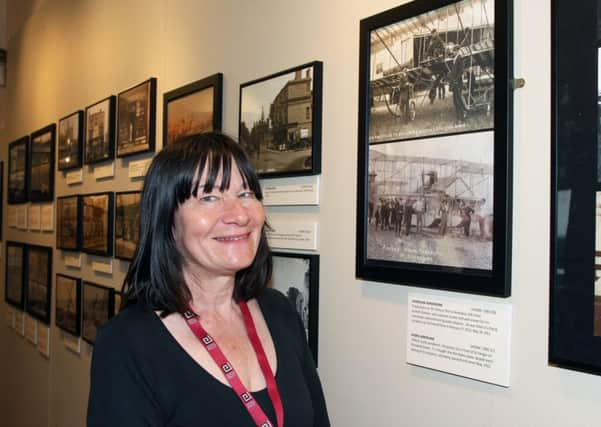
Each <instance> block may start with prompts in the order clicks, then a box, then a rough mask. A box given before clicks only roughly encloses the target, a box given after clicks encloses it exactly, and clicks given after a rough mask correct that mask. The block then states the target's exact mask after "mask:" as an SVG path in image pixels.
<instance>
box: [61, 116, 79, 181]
mask: <svg viewBox="0 0 601 427" xmlns="http://www.w3.org/2000/svg"><path fill="white" fill-rule="evenodd" d="M83 117H84V114H83V111H82V110H79V111H76V112H75V113H72V114H70V115H68V116H66V117H63V118H62V119H60V120H59V121H58V165H57V167H58V170H59V171H65V170H69V169H76V168H80V167H81V164H82V159H81V154H82V145H83V144H82V142H83Z"/></svg>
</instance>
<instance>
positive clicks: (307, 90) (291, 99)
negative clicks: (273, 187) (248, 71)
mask: <svg viewBox="0 0 601 427" xmlns="http://www.w3.org/2000/svg"><path fill="white" fill-rule="evenodd" d="M322 69H323V64H322V63H321V62H319V61H315V62H310V63H308V64H304V65H300V66H298V67H294V68H290V69H288V70H284V71H281V72H279V73H276V74H272V75H270V76H267V77H263V78H260V79H257V80H253V81H250V82H247V83H243V84H241V85H240V110H239V111H240V119H239V134H238V139H239V141H240V144H242V146H244V148H245V149H246V152H247V153H248V155H249V157H250V160H251V161H252V163H253V165H254V166H255V169H256V170H257V173H258V174H259V177H261V178H268V177H284V176H298V175H316V174H319V173H320V172H321V109H322Z"/></svg>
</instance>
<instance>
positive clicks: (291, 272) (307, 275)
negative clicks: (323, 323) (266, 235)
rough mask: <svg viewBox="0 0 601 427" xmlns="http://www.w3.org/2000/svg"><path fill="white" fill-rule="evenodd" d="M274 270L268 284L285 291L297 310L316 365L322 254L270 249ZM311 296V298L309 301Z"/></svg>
mask: <svg viewBox="0 0 601 427" xmlns="http://www.w3.org/2000/svg"><path fill="white" fill-rule="evenodd" d="M271 255H272V258H273V274H272V277H271V281H270V283H269V286H270V287H272V288H274V289H277V290H278V291H280V292H282V293H283V294H284V295H285V296H287V297H288V299H289V301H290V303H291V304H292V306H293V307H294V308H295V310H296V312H297V313H298V315H299V317H300V320H301V322H302V323H303V326H304V328H305V333H306V334H307V342H308V344H309V348H310V349H311V354H312V355H313V360H314V362H315V365H317V350H318V349H317V344H318V333H319V255H316V254H304V253H289V252H279V251H272V252H271ZM307 299H308V301H307Z"/></svg>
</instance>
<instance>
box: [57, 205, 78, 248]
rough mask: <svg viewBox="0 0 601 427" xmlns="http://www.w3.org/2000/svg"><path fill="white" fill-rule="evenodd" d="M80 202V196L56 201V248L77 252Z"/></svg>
mask: <svg viewBox="0 0 601 427" xmlns="http://www.w3.org/2000/svg"><path fill="white" fill-rule="evenodd" d="M81 211H82V200H81V197H80V196H64V197H57V199H56V248H57V249H64V250H69V251H78V250H80V248H81V216H82V213H81Z"/></svg>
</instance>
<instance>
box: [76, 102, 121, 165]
mask: <svg viewBox="0 0 601 427" xmlns="http://www.w3.org/2000/svg"><path fill="white" fill-rule="evenodd" d="M116 102H117V97H116V96H115V95H111V96H109V97H107V98H104V99H102V100H100V101H98V102H96V103H95V104H92V105H89V106H87V107H86V110H85V138H84V164H86V165H89V164H94V163H99V162H104V161H107V160H112V159H114V158H115V104H116Z"/></svg>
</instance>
